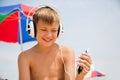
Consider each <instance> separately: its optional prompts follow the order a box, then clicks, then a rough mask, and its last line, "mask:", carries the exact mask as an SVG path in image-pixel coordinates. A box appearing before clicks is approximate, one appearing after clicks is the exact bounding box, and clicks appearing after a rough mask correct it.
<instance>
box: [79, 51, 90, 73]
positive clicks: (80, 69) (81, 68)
mask: <svg viewBox="0 0 120 80" xmlns="http://www.w3.org/2000/svg"><path fill="white" fill-rule="evenodd" d="M87 52H88V51H87V50H85V53H87ZM82 70H83V67H81V66H78V67H77V73H78V74H80V72H81V71H82Z"/></svg>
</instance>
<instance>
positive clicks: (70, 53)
mask: <svg viewBox="0 0 120 80" xmlns="http://www.w3.org/2000/svg"><path fill="white" fill-rule="evenodd" d="M62 52H63V55H64V56H65V57H68V56H74V50H73V49H72V48H71V47H68V46H62Z"/></svg>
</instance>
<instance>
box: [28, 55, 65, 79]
mask: <svg viewBox="0 0 120 80" xmlns="http://www.w3.org/2000/svg"><path fill="white" fill-rule="evenodd" d="M30 69H31V73H32V74H33V75H34V76H39V77H48V76H50V77H52V76H53V77H57V76H59V75H63V74H64V66H63V62H62V60H61V56H60V55H59V54H56V55H43V56H41V55H40V56H33V58H32V60H31V64H30Z"/></svg>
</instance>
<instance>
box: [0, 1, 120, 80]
mask: <svg viewBox="0 0 120 80" xmlns="http://www.w3.org/2000/svg"><path fill="white" fill-rule="evenodd" d="M20 3H21V4H25V5H28V6H39V5H50V6H54V7H55V8H56V9H58V11H59V13H60V17H61V23H62V24H63V26H64V33H63V34H62V36H61V37H60V38H59V39H57V41H56V42H57V43H59V44H61V45H67V46H70V47H71V48H73V49H74V50H75V55H76V58H77V56H78V55H80V54H81V53H82V52H83V51H85V50H86V49H87V48H89V52H88V54H89V55H90V56H91V57H92V60H93V63H94V67H95V70H98V71H102V72H104V73H105V74H106V76H105V77H100V78H97V79H96V80H119V79H120V78H119V73H120V72H119V68H120V64H119V61H120V0H0V7H1V6H8V5H14V4H20ZM3 35H4V34H3ZM35 44H36V41H34V42H28V43H25V44H23V50H26V49H29V48H30V47H32V46H34V45H35ZM20 52H21V47H20V45H19V44H18V43H5V42H2V41H0V78H3V79H8V80H18V66H17V59H18V55H19V54H20Z"/></svg>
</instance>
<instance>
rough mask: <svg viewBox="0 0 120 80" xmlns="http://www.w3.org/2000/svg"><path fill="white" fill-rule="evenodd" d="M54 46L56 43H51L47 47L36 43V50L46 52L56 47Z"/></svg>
mask: <svg viewBox="0 0 120 80" xmlns="http://www.w3.org/2000/svg"><path fill="white" fill-rule="evenodd" d="M56 46H57V45H56V44H52V45H51V46H48V47H46V46H42V45H40V44H37V45H36V47H37V49H38V51H40V52H44V53H48V52H50V51H52V50H54V49H56Z"/></svg>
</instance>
